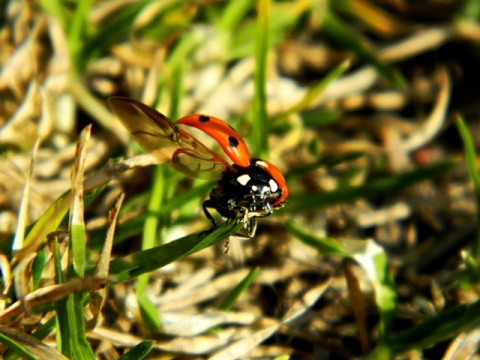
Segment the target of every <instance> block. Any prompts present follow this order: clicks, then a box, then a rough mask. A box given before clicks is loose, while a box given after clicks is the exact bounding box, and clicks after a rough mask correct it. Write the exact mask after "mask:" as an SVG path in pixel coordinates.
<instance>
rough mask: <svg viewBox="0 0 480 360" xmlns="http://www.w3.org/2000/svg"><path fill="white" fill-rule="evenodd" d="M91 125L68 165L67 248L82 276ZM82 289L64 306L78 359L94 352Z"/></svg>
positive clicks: (79, 274)
mask: <svg viewBox="0 0 480 360" xmlns="http://www.w3.org/2000/svg"><path fill="white" fill-rule="evenodd" d="M91 129H92V126H91V125H88V126H86V127H85V128H84V129H83V130H82V132H81V133H80V139H79V142H78V145H77V152H76V154H75V159H74V163H73V168H72V193H73V201H72V205H71V208H70V224H69V225H70V226H69V228H70V232H71V252H69V254H70V263H71V264H72V267H71V268H70V271H71V272H73V274H72V275H74V276H76V277H79V278H83V277H84V275H85V263H86V241H87V238H86V230H85V219H84V206H85V205H84V199H83V193H84V187H83V180H84V174H85V159H86V156H87V144H88V142H89V140H90V135H91ZM82 297H83V293H81V292H80V293H75V294H72V295H69V296H68V298H67V301H66V307H67V311H68V314H69V317H68V325H69V328H70V334H71V335H72V336H71V337H70V339H69V341H71V343H72V355H73V356H74V357H75V358H78V359H94V358H95V355H94V353H93V350H92V348H91V347H90V344H89V342H88V339H87V334H86V327H85V318H84V315H83V308H84V307H83V301H82Z"/></svg>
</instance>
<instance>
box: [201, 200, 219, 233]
mask: <svg viewBox="0 0 480 360" xmlns="http://www.w3.org/2000/svg"><path fill="white" fill-rule="evenodd" d="M202 208H203V212H204V214H205V216H206V217H207V219H208V220H210V222H211V223H212V226H213V227H215V226H217V222H216V221H215V219H214V218H213V216H212V214H210V211H208V208H212V209H215V204H212V200H206V201H204V202H203V205H202Z"/></svg>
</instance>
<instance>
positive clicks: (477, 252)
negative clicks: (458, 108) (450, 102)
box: [457, 116, 480, 260]
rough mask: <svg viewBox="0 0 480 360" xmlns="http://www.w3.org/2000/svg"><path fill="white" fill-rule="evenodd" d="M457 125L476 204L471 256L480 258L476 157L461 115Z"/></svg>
mask: <svg viewBox="0 0 480 360" xmlns="http://www.w3.org/2000/svg"><path fill="white" fill-rule="evenodd" d="M457 127H458V131H459V132H460V136H461V137H462V140H463V146H464V148H465V160H466V165H467V169H468V174H469V175H470V179H471V181H472V183H473V189H474V193H475V200H476V205H477V229H476V234H475V240H474V241H473V244H472V256H473V258H474V259H477V260H478V259H479V258H480V176H479V174H478V169H477V157H476V154H475V144H474V143H473V139H472V135H471V134H470V131H469V130H468V128H467V126H466V125H465V121H464V120H463V118H462V117H461V116H459V117H457Z"/></svg>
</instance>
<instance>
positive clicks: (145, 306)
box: [137, 274, 162, 331]
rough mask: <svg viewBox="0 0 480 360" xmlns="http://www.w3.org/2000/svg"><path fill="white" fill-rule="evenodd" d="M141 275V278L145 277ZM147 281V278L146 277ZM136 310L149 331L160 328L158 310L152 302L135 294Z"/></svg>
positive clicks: (144, 296)
mask: <svg viewBox="0 0 480 360" xmlns="http://www.w3.org/2000/svg"><path fill="white" fill-rule="evenodd" d="M145 275H148V274H143V275H141V277H145ZM147 279H148V277H147ZM137 302H138V309H139V310H140V315H141V316H142V320H143V325H145V327H146V328H147V329H149V330H151V331H156V330H158V329H160V327H161V326H162V324H161V322H160V316H158V309H157V307H156V306H155V305H154V304H153V303H152V301H151V300H150V299H149V298H148V297H147V296H146V295H145V294H138V292H137Z"/></svg>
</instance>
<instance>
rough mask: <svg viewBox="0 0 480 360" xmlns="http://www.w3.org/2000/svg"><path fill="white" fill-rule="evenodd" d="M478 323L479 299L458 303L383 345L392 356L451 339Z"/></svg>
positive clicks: (479, 315) (479, 312)
mask: <svg viewBox="0 0 480 360" xmlns="http://www.w3.org/2000/svg"><path fill="white" fill-rule="evenodd" d="M479 324H480V301H476V302H474V303H473V304H470V305H458V306H455V307H454V308H452V309H449V310H447V311H444V312H442V313H440V314H438V315H436V316H434V317H432V318H430V319H427V320H425V321H423V322H422V323H420V324H418V325H416V326H414V327H412V328H411V329H409V330H407V331H405V332H404V333H403V334H401V335H399V336H397V337H395V338H393V339H391V340H390V341H388V342H387V343H385V346H386V347H387V348H388V349H389V351H390V353H391V354H392V355H393V356H395V355H400V354H402V353H406V352H407V351H410V350H414V349H415V350H421V349H425V348H427V347H429V346H431V345H433V344H438V343H440V342H442V341H444V340H446V339H451V338H453V337H454V336H456V335H458V334H459V333H460V332H462V331H466V330H468V329H471V328H473V327H475V326H479Z"/></svg>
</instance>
